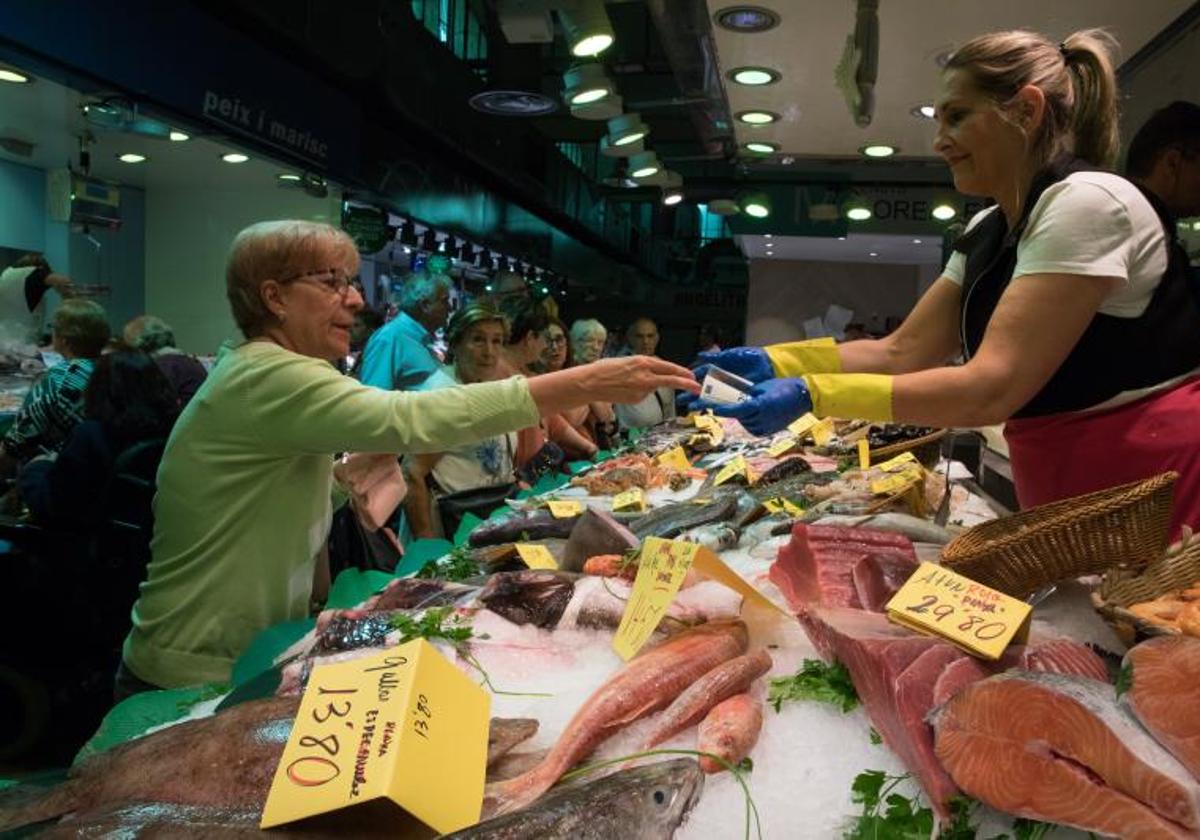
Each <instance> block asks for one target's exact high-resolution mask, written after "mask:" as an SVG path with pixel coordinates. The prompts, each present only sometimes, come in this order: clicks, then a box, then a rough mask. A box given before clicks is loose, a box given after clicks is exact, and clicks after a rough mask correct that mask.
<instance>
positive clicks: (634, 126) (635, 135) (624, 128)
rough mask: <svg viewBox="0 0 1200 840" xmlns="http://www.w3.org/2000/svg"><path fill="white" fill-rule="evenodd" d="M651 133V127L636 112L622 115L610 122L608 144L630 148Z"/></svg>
mask: <svg viewBox="0 0 1200 840" xmlns="http://www.w3.org/2000/svg"><path fill="white" fill-rule="evenodd" d="M649 133H650V127H649V126H647V125H646V124H645V123H644V122H642V118H641V117H640V116H639V115H638V114H637V113H634V112H631V113H628V114H621V116H619V117H613V118H612V119H611V120H609V121H608V142H609V144H610V145H612V146H628V145H629V144H630V143H636V142H637V141H639V140H641V139H643V138H644V137H645V136H646V135H647V134H649Z"/></svg>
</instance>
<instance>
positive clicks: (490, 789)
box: [483, 762, 560, 817]
mask: <svg viewBox="0 0 1200 840" xmlns="http://www.w3.org/2000/svg"><path fill="white" fill-rule="evenodd" d="M559 775H560V774H558V773H554V772H553V770H552V769H551V768H549V767H548V765H547V763H546V762H542V763H541V764H539V765H538V766H537V767H534V768H533V769H532V770H529V771H528V772H525V773H522V774H521V775H520V776H515V777H514V778H511V779H506V780H504V781H503V782H494V783H492V784H490V785H488V786H487V787H486V788H485V789H484V794H483V813H484V816H485V817H498V816H501V815H502V814H510V813H512V812H513V811H519V810H520V809H522V808H524V807H525V806H526V805H529V804H530V803H531V802H533V801H534V800H535V799H537V798H538V797H539V796H541V795H542V794H543V793H545V792H546V791H547V790H549V789H550V787H551V786H552V785H553V784H554V782H555V781H557V779H558V776H559Z"/></svg>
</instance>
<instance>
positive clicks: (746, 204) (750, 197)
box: [738, 192, 771, 219]
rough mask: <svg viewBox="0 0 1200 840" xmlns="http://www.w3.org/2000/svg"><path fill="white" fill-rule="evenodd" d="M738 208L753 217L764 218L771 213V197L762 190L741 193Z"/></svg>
mask: <svg viewBox="0 0 1200 840" xmlns="http://www.w3.org/2000/svg"><path fill="white" fill-rule="evenodd" d="M738 208H739V209H740V210H741V211H742V212H743V213H745V214H746V215H747V216H750V217H751V218H753V219H765V218H767V216H770V215H771V198H770V196H768V195H767V194H766V193H764V192H752V193H743V194H742V195H741V196H739V197H738Z"/></svg>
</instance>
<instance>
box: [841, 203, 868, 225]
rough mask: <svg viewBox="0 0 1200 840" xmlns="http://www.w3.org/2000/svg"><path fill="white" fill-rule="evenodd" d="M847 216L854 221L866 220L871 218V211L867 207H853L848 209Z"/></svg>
mask: <svg viewBox="0 0 1200 840" xmlns="http://www.w3.org/2000/svg"><path fill="white" fill-rule="evenodd" d="M846 218H847V219H849V220H850V221H852V222H865V221H866V220H867V219H869V218H871V211H870V210H869V209H868V208H866V207H851V208H850V209H849V210H847V211H846Z"/></svg>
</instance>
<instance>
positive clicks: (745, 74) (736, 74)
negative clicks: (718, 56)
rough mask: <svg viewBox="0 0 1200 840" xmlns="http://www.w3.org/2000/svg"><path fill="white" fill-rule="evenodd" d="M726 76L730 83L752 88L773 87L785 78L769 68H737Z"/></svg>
mask: <svg viewBox="0 0 1200 840" xmlns="http://www.w3.org/2000/svg"><path fill="white" fill-rule="evenodd" d="M726 76H727V78H728V79H729V80H730V81H734V82H737V83H738V84H739V85H749V86H751V87H757V86H758V85H771V84H774V83H775V82H778V81H779V80H780V79H781V78H783V76H782V75H781V74H780V73H779V71H778V70H772V69H770V68H768V67H737V68H735V69H733V70H730V71H729V73H727V74H726Z"/></svg>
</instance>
